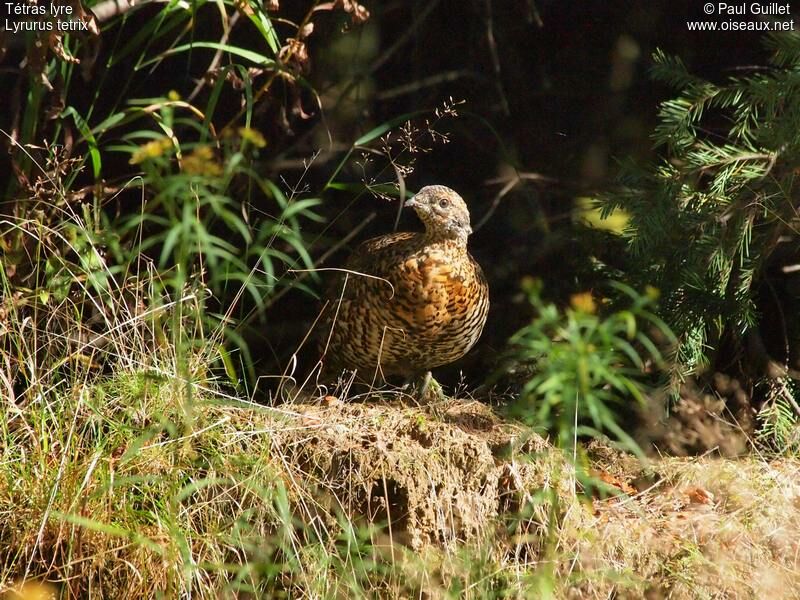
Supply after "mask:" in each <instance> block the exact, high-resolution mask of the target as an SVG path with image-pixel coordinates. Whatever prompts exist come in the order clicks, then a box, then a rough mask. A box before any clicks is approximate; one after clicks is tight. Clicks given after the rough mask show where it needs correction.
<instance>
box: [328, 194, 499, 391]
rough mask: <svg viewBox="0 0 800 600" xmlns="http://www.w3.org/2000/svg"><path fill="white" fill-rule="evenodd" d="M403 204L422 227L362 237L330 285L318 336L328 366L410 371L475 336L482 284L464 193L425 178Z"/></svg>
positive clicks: (376, 374) (483, 299)
mask: <svg viewBox="0 0 800 600" xmlns="http://www.w3.org/2000/svg"><path fill="white" fill-rule="evenodd" d="M406 206H408V207H411V208H414V210H415V211H416V212H417V215H418V216H419V217H420V219H421V220H422V222H423V223H424V224H425V232H424V233H407V232H404V233H393V234H389V235H384V236H382V237H377V238H373V239H371V240H368V241H366V242H364V243H363V244H361V246H359V247H358V248H357V249H356V250H355V252H353V254H352V256H351V257H350V259H349V260H348V261H347V263H346V264H345V267H344V268H345V269H346V272H345V273H342V274H341V275H340V276H339V277H338V278H337V281H336V282H335V283H334V285H332V286H331V288H330V289H329V292H328V294H327V306H326V316H325V321H324V322H325V326H324V327H323V328H322V333H323V335H322V340H321V346H322V349H323V351H324V358H323V361H324V363H325V365H326V370H327V371H328V372H329V373H337V372H341V369H342V368H346V369H352V370H357V371H358V374H359V377H360V378H361V379H366V380H372V379H381V378H384V377H386V376H390V375H399V376H403V377H405V378H411V377H415V376H419V375H421V374H423V373H425V372H426V371H429V370H430V369H433V368H435V367H439V366H442V365H446V364H449V363H451V362H453V361H455V360H457V359H459V358H461V357H462V356H463V355H464V354H466V353H467V351H468V350H469V349H470V348H471V347H472V346H473V345H474V344H475V342H476V341H477V340H478V338H479V337H480V335H481V331H482V330H483V326H484V324H485V323H486V315H487V313H488V311H489V288H488V286H487V283H486V278H485V277H484V275H483V271H481V268H480V266H479V265H478V263H477V262H475V259H473V258H472V256H470V254H469V252H467V238H468V237H469V235H470V233H472V229H471V227H470V218H469V211H468V210H467V206H466V204H465V203H464V200H462V199H461V197H460V196H459V195H458V194H457V193H456V192H454V191H453V190H451V189H449V188H447V187H444V186H440V185H432V186H427V187H424V188H423V189H422V190H420V191H419V193H418V194H417V195H416V196H414V197H413V198H412V199H411V200H409V201H408V202H406Z"/></svg>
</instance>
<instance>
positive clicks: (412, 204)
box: [403, 196, 422, 208]
mask: <svg viewBox="0 0 800 600" xmlns="http://www.w3.org/2000/svg"><path fill="white" fill-rule="evenodd" d="M415 198H416V196H412V197H411V198H409V199H408V200H406V203H405V204H404V205H403V206H404V207H405V208H419V207H420V206H422V205H421V204H420V203H419V200H416V199H415Z"/></svg>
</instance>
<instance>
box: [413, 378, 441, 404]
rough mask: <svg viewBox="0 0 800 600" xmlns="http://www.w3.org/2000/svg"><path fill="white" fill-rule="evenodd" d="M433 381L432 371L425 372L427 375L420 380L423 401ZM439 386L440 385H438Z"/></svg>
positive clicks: (420, 394)
mask: <svg viewBox="0 0 800 600" xmlns="http://www.w3.org/2000/svg"><path fill="white" fill-rule="evenodd" d="M431 381H433V375H432V374H431V372H430V371H425V374H424V375H423V376H422V377H421V379H420V380H419V388H418V389H419V398H420V400H422V399H423V398H424V397H425V394H426V393H427V392H428V388H429V387H430V385H431ZM437 385H438V384H437Z"/></svg>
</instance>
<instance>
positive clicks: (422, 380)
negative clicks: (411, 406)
mask: <svg viewBox="0 0 800 600" xmlns="http://www.w3.org/2000/svg"><path fill="white" fill-rule="evenodd" d="M415 387H416V388H417V397H418V398H419V400H421V401H426V400H427V401H432V400H441V399H442V398H444V391H443V390H442V386H441V385H439V382H438V381H436V380H435V379H434V378H433V375H431V372H430V371H426V372H425V373H424V374H422V375H421V376H419V378H418V379H417V384H416V386H415Z"/></svg>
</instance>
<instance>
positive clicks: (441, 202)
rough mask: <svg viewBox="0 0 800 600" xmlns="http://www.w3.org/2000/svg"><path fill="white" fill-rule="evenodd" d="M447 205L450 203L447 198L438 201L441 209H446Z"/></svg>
mask: <svg viewBox="0 0 800 600" xmlns="http://www.w3.org/2000/svg"><path fill="white" fill-rule="evenodd" d="M449 204H450V201H449V200H448V199H447V198H442V199H441V200H439V206H440V207H441V208H447V206H448V205H449Z"/></svg>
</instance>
